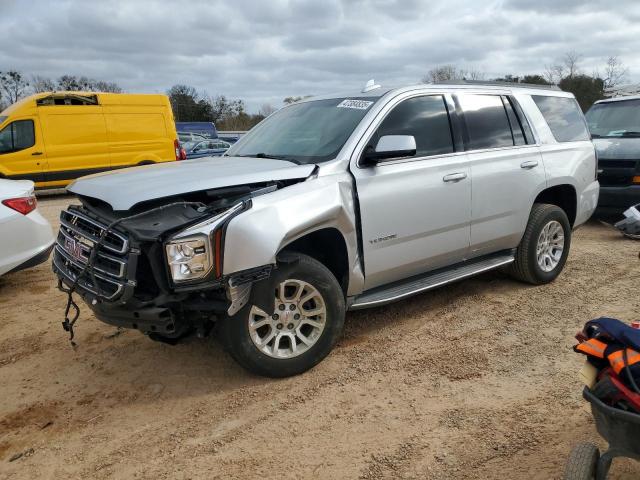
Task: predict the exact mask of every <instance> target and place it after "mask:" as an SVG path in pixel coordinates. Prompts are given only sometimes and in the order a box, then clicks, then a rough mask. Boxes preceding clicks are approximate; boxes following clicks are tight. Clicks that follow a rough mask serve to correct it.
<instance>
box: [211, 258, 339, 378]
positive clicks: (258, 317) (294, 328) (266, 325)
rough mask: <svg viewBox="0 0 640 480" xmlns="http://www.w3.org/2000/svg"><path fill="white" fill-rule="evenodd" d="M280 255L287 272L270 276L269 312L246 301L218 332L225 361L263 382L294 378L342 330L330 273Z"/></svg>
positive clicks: (316, 264)
mask: <svg viewBox="0 0 640 480" xmlns="http://www.w3.org/2000/svg"><path fill="white" fill-rule="evenodd" d="M283 256H284V257H286V264H287V267H286V268H283V269H278V270H275V271H274V273H273V275H274V276H275V278H274V279H273V280H274V285H275V288H274V292H273V295H274V309H273V311H269V312H267V311H265V310H263V309H262V308H260V307H259V306H257V305H253V304H252V303H251V302H249V304H247V305H246V306H245V307H244V308H242V310H240V311H239V312H238V313H237V314H236V315H234V316H233V317H230V318H228V319H225V320H224V322H223V325H222V330H221V333H222V340H223V342H224V344H225V347H226V348H227V350H228V351H229V353H230V354H231V356H232V357H233V358H234V359H235V360H236V361H237V362H238V363H239V364H240V365H242V366H243V367H244V368H246V369H247V370H249V371H251V372H253V373H257V374H259V375H264V376H268V377H288V376H291V375H297V374H299V373H302V372H305V371H306V370H309V369H310V368H312V367H313V366H315V365H316V364H317V363H319V362H320V361H321V360H322V359H323V358H325V357H326V356H327V355H328V354H329V352H330V351H331V349H332V348H333V347H334V345H335V343H336V341H337V340H338V337H339V335H340V333H341V331H342V327H343V325H344V315H345V301H344V294H343V292H342V289H341V288H340V285H339V284H338V281H337V280H336V278H335V277H334V276H333V274H332V273H331V272H330V271H329V270H328V269H327V268H326V267H325V266H324V265H322V264H321V263H320V262H318V261H317V260H315V259H313V258H311V257H309V256H307V255H303V254H298V253H286V254H284V255H283ZM281 258H282V257H281Z"/></svg>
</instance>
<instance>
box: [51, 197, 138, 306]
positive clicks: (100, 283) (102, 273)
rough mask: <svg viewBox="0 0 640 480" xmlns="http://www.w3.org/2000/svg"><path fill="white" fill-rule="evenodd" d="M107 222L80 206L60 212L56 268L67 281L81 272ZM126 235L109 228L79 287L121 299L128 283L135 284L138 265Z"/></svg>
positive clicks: (109, 298)
mask: <svg viewBox="0 0 640 480" xmlns="http://www.w3.org/2000/svg"><path fill="white" fill-rule="evenodd" d="M105 230H107V225H105V224H104V223H102V222H100V221H98V220H96V219H94V218H92V217H90V216H89V215H88V214H86V213H84V212H83V211H80V209H78V208H73V207H72V208H69V209H68V210H64V211H63V212H62V213H61V214H60V231H59V232H58V237H57V239H56V245H55V252H54V257H53V264H54V268H55V269H56V270H57V271H58V272H59V273H60V275H61V276H62V277H63V280H65V283H67V284H72V283H74V282H75V281H76V279H77V278H78V276H79V275H80V274H81V272H82V271H83V270H85V267H86V266H87V263H88V261H89V258H90V256H91V253H92V250H93V248H95V245H96V243H97V242H98V241H99V239H100V237H101V235H103V233H104V232H105ZM129 247H130V242H129V239H128V238H127V236H126V235H124V234H122V233H121V232H117V231H113V230H112V231H109V232H108V233H107V234H106V236H105V238H104V240H103V242H102V245H101V248H100V250H99V251H98V252H96V255H95V257H94V260H93V263H92V265H91V266H92V267H93V268H91V269H89V270H87V271H86V272H85V274H84V275H82V277H81V278H80V280H78V282H77V285H76V288H77V289H79V290H82V289H84V290H86V291H88V292H90V293H92V294H93V295H95V296H97V297H101V298H104V299H107V300H116V299H117V298H119V297H120V296H121V295H122V294H123V292H124V290H125V289H126V287H127V286H133V285H135V282H134V281H133V278H131V277H133V273H134V271H133V270H134V268H132V265H131V258H130V253H129Z"/></svg>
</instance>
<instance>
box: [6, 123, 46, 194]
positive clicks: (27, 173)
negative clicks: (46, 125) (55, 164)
mask: <svg viewBox="0 0 640 480" xmlns="http://www.w3.org/2000/svg"><path fill="white" fill-rule="evenodd" d="M0 165H1V166H2V168H1V169H0V171H2V173H3V174H4V175H5V176H6V177H7V178H10V179H15V180H33V181H34V182H36V183H37V185H38V186H42V182H44V180H45V178H44V171H45V168H46V165H47V158H46V154H45V149H44V142H43V141H42V134H41V130H40V125H39V122H38V118H37V117H17V118H16V119H15V120H13V121H12V122H10V123H8V124H6V125H5V126H4V127H3V128H2V130H0Z"/></svg>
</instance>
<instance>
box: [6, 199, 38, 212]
mask: <svg viewBox="0 0 640 480" xmlns="http://www.w3.org/2000/svg"><path fill="white" fill-rule="evenodd" d="M2 204H3V205H4V206H6V207H9V208H10V209H11V210H15V211H16V212H18V213H21V214H22V215H27V214H29V213H31V212H33V211H34V210H35V209H36V207H37V206H38V201H37V200H36V197H35V195H31V196H30V197H19V198H9V199H7V200H3V201H2Z"/></svg>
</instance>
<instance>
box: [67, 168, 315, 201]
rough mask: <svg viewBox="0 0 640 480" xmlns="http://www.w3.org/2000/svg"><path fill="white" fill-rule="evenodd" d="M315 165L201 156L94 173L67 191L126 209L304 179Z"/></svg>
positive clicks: (72, 185) (73, 184)
mask: <svg viewBox="0 0 640 480" xmlns="http://www.w3.org/2000/svg"><path fill="white" fill-rule="evenodd" d="M314 168H315V166H314V165H295V164H293V163H291V162H285V161H284V160H271V159H267V158H234V157H203V158H198V159H195V160H183V161H179V162H167V163H159V164H156V165H145V166H142V167H133V168H126V169H123V170H117V171H114V172H105V173H97V174H95V175H89V176H87V177H83V178H81V179H79V180H76V181H75V182H73V183H72V184H71V185H70V186H69V187H68V188H67V190H69V191H70V192H72V193H75V194H76V195H85V196H88V197H93V198H98V199H100V200H103V201H105V202H107V203H108V204H109V205H111V207H112V208H113V209H114V210H129V209H130V208H132V207H133V206H135V205H136V204H138V203H140V202H144V201H148V200H155V199H158V198H164V197H170V196H173V195H180V194H183V193H189V192H197V191H201V190H210V189H214V188H220V187H231V186H235V185H244V184H247V183H258V182H265V181H271V180H291V179H296V178H306V177H308V176H309V175H310V174H311V172H312V171H313V170H314Z"/></svg>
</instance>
